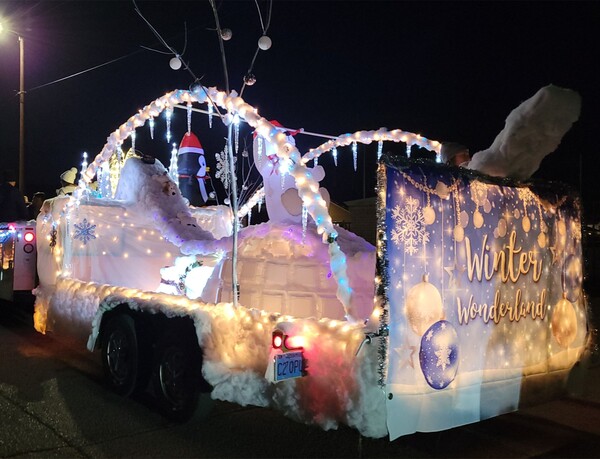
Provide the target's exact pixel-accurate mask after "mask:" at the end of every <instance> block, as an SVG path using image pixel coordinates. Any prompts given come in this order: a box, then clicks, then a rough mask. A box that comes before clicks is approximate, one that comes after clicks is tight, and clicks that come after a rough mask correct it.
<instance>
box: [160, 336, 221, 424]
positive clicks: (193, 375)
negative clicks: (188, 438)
mask: <svg viewBox="0 0 600 459" xmlns="http://www.w3.org/2000/svg"><path fill="white" fill-rule="evenodd" d="M154 356H155V359H154V365H153V374H152V386H153V389H154V394H155V396H156V401H157V404H158V409H159V410H160V412H161V413H162V414H163V415H164V416H165V417H167V418H169V419H171V420H173V421H176V422H185V421H187V420H189V419H190V418H191V417H192V416H193V415H194V412H195V411H196V408H197V406H198V398H199V396H200V390H201V388H202V381H203V378H202V373H201V368H202V354H201V352H200V349H199V348H198V345H197V344H196V343H194V342H191V340H189V339H188V340H186V339H183V338H182V337H180V336H178V335H177V334H175V333H169V332H167V333H166V334H165V335H164V336H163V337H162V338H161V339H160V340H159V342H158V344H157V347H156V352H155V354H154ZM209 395H210V394H209Z"/></svg>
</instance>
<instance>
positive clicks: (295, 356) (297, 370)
mask: <svg viewBox="0 0 600 459" xmlns="http://www.w3.org/2000/svg"><path fill="white" fill-rule="evenodd" d="M302 360H303V358H302V351H299V352H286V353H284V354H277V355H275V365H274V368H273V370H274V371H273V372H274V380H275V381H283V380H285V379H292V378H300V377H302V376H303V374H302Z"/></svg>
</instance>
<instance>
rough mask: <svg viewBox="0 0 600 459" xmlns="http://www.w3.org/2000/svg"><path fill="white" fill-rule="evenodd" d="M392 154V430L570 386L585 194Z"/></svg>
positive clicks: (582, 322)
mask: <svg viewBox="0 0 600 459" xmlns="http://www.w3.org/2000/svg"><path fill="white" fill-rule="evenodd" d="M383 167H384V173H381V174H380V183H379V186H380V192H383V191H384V192H385V223H384V225H385V228H383V229H382V230H384V232H380V233H383V234H385V239H384V241H380V242H383V246H384V247H385V249H384V253H385V256H386V257H387V263H385V273H384V276H383V278H384V279H386V282H387V285H386V288H385V289H384V290H385V294H384V299H383V304H384V305H386V307H387V308H388V310H389V343H388V347H387V352H388V354H387V359H388V360H387V392H388V397H387V421H388V430H389V433H390V439H391V440H393V439H394V438H397V437H399V436H401V435H406V434H410V433H413V432H417V431H421V432H430V431H438V430H444V429H449V428H452V427H455V426H459V425H463V424H467V423H472V422H476V421H479V420H481V419H485V418H489V417H492V416H496V415H499V414H502V413H506V412H509V411H513V410H516V409H517V408H518V407H519V403H520V402H521V403H522V402H523V401H524V400H527V401H528V402H529V401H531V400H534V399H536V397H537V398H543V396H547V395H550V394H552V396H555V395H557V393H560V392H561V391H562V390H564V384H565V382H566V377H567V376H568V372H569V370H570V369H571V368H572V366H573V365H574V364H575V363H576V362H577V360H578V359H579V357H580V356H581V353H582V352H583V350H584V348H585V344H586V339H587V333H588V329H587V311H586V307H585V302H584V295H583V291H582V281H583V273H582V251H581V219H580V214H581V212H580V201H579V199H578V198H576V197H573V196H574V193H573V192H572V191H571V190H567V189H566V188H565V187H564V185H560V186H558V185H557V184H545V185H543V184H536V185H531V184H529V185H528V186H526V185H524V184H519V183H513V182H510V181H508V180H502V179H493V178H491V177H487V176H483V175H480V174H478V173H475V172H473V171H469V170H466V169H461V168H451V167H447V166H443V165H437V164H434V163H431V162H417V163H415V162H412V163H409V162H406V161H402V160H399V159H395V160H390V159H386V162H385V164H384V165H383ZM381 181H384V182H385V183H381ZM382 186H383V187H384V188H381V187H382ZM380 211H381V210H380Z"/></svg>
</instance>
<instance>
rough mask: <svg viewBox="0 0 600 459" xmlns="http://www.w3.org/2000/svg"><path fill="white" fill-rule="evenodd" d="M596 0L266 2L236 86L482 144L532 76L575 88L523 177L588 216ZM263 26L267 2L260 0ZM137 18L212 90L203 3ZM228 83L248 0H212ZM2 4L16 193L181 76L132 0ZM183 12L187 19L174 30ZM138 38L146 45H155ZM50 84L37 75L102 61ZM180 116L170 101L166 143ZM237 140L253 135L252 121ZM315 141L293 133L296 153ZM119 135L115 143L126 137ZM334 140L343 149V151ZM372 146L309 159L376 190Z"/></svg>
mask: <svg viewBox="0 0 600 459" xmlns="http://www.w3.org/2000/svg"><path fill="white" fill-rule="evenodd" d="M594 3H595V2H427V1H424V2H404V1H390V2H384V1H317V2H309V1H283V0H275V1H274V2H273V5H272V17H271V21H270V25H269V29H268V32H267V34H268V35H269V36H270V37H271V39H272V41H273V46H272V48H271V49H270V50H268V51H261V52H260V53H259V54H258V56H257V58H256V62H255V66H254V70H253V73H254V74H255V76H256V79H257V82H256V84H255V85H253V86H251V87H246V89H245V90H244V94H243V96H244V99H246V101H247V102H248V103H250V104H252V105H254V106H255V107H257V108H258V110H259V113H260V114H261V115H262V116H265V117H266V118H268V119H276V120H278V121H279V122H281V123H282V124H283V125H285V126H288V127H292V128H304V129H306V130H307V131H312V132H319V133H323V134H329V135H338V134H343V133H347V132H354V131H356V130H363V129H365V130H366V129H378V128H380V127H386V128H388V129H396V128H398V129H403V130H406V131H412V132H417V133H420V134H421V135H423V136H425V137H427V138H429V139H432V140H439V141H449V140H451V141H459V142H461V143H464V144H466V145H468V146H469V147H470V149H471V151H472V152H475V151H478V150H483V149H485V148H487V147H488V146H489V145H490V144H491V143H492V141H493V140H494V138H495V136H496V134H498V132H500V130H502V128H503V126H504V121H505V119H506V116H507V115H508V114H509V112H510V111H511V110H512V109H513V108H515V107H517V106H518V105H519V103H521V102H522V101H523V100H525V99H527V98H529V97H531V96H532V95H533V94H534V93H535V92H536V91H537V90H538V89H539V88H541V87H542V86H545V85H547V84H550V83H552V84H555V85H558V86H562V87H567V88H571V89H574V90H576V91H578V92H579V93H580V94H581V96H582V114H581V117H580V120H579V121H578V122H577V123H576V124H575V125H574V126H573V128H572V129H571V130H570V131H569V132H568V133H567V135H566V136H565V137H564V139H563V142H562V144H561V145H560V147H559V149H558V150H557V151H556V152H554V153H553V154H551V155H550V156H549V157H547V158H546V159H545V160H544V162H543V163H542V167H541V169H540V170H539V171H538V172H537V173H536V175H535V177H536V178H544V179H550V180H559V181H563V182H566V183H568V184H571V185H573V187H574V188H575V189H577V190H578V191H581V193H582V195H583V200H584V205H585V206H586V209H588V219H598V216H597V215H591V214H590V212H589V209H593V208H594V205H593V202H594V201H598V200H600V192H599V191H598V187H597V186H596V183H597V180H598V179H597V178H596V175H595V173H596V174H597V172H595V173H593V171H597V170H598V165H597V161H598V160H597V159H596V157H597V155H598V146H597V141H596V139H595V135H596V134H597V133H598V125H599V124H600V110H599V109H598V107H599V103H600V101H599V99H600V94H599V91H598V89H597V87H596V84H597V82H599V81H600V69H599V67H600V62H599V58H598V56H599V55H600V53H599V45H598V43H599V42H600V40H599V38H600V37H599V35H600V14H599V13H598V12H597V10H598V9H597V8H596V7H595V6H594ZM258 4H259V6H260V7H261V12H262V17H263V22H264V23H265V25H266V22H267V16H268V9H269V2H268V1H265V0H259V1H258ZM137 5H138V6H139V8H140V9H141V11H142V13H143V14H144V16H145V17H146V18H147V19H148V21H149V22H150V23H151V24H152V25H153V26H154V28H155V29H157V30H158V31H159V32H160V34H161V35H162V36H163V37H164V38H165V39H166V40H167V42H168V43H169V44H170V45H171V46H172V47H173V48H175V49H177V50H178V51H180V52H181V51H182V50H183V48H184V45H185V46H186V49H185V53H184V54H183V58H184V59H185V60H186V61H187V62H188V63H189V65H190V67H191V69H192V70H193V72H194V73H195V74H196V76H197V77H201V78H202V79H201V81H202V83H203V84H204V85H205V86H217V87H218V88H219V89H225V78H224V72H223V65H222V60H221V56H220V53H219V42H218V40H217V35H216V33H215V31H214V27H215V25H214V24H215V23H214V18H213V14H212V10H211V7H210V4H209V2H208V1H150V2H149V1H138V2H137ZM217 6H218V7H219V18H220V22H221V27H228V28H230V29H231V30H232V31H233V38H232V39H231V40H230V41H227V42H225V52H226V59H227V65H228V74H229V85H230V89H235V90H237V91H238V92H239V90H240V88H241V84H242V77H243V76H244V74H245V73H246V71H247V69H248V68H249V66H250V63H251V60H252V57H253V56H254V52H255V51H256V48H257V40H258V38H259V37H260V36H261V35H262V29H261V21H260V18H259V14H258V10H257V8H256V3H255V2H254V1H243V2H236V1H225V2H217ZM0 15H1V16H3V17H5V18H8V19H9V20H10V22H11V28H12V29H13V30H15V31H18V32H19V33H21V34H22V36H23V37H25V88H26V91H27V95H26V102H25V109H26V131H25V132H26V146H25V148H26V192H27V194H28V195H29V196H31V194H32V193H33V192H35V191H38V190H42V191H46V192H47V193H48V194H51V193H53V191H54V189H55V188H57V187H58V186H59V183H58V177H59V175H60V173H61V172H62V171H64V170H65V169H68V168H69V167H71V166H77V167H79V165H80V163H81V155H82V152H83V151H87V152H88V153H89V154H90V155H91V156H92V157H94V156H95V155H96V154H97V153H98V152H99V151H100V150H101V149H102V146H103V145H104V143H105V142H106V138H107V136H108V135H109V134H110V133H111V132H112V131H114V130H115V129H116V128H118V127H119V125H120V124H122V123H123V122H125V121H126V120H127V118H129V117H130V116H131V115H133V114H134V113H136V112H137V110H138V109H140V108H142V107H143V106H145V105H147V104H148V103H150V102H151V101H152V100H154V99H156V98H157V97H159V96H161V95H163V94H164V93H166V92H168V91H170V90H173V89H188V88H189V86H190V84H191V83H192V82H193V78H192V76H191V75H190V74H189V73H187V72H185V71H184V70H179V71H173V70H171V69H170V67H169V64H168V63H169V59H170V57H171V56H169V55H167V54H163V53H164V52H166V51H167V50H166V48H165V47H163V46H162V45H161V44H160V43H158V41H157V39H156V37H155V36H154V35H153V33H152V32H151V30H150V28H149V27H148V25H147V24H146V23H145V22H144V21H143V20H142V19H141V18H140V17H139V16H138V14H137V13H136V12H135V9H134V4H133V2H131V1H101V2H97V1H70V2H65V1H27V0H19V1H0ZM185 26H187V44H186V38H185V37H186V34H185V33H184V32H185ZM143 47H149V48H153V49H156V50H158V51H160V53H159V52H154V51H150V50H147V49H145V48H143ZM113 60H115V62H112V63H110V64H107V65H104V66H101V67H99V68H97V69H96V70H92V71H89V72H86V73H83V74H81V75H79V76H75V77H72V78H69V79H66V80H64V81H61V82H57V83H53V84H48V83H50V82H52V81H55V80H58V79H60V78H64V77H67V76H70V75H73V74H75V73H78V72H81V71H84V70H87V69H89V68H92V67H95V66H99V65H101V64H105V63H107V62H109V61H113ZM0 68H1V70H0V167H1V168H5V167H10V168H13V169H15V170H17V169H18V162H17V161H18V145H19V144H18V140H19V103H18V96H17V95H16V92H17V89H18V87H19V45H18V42H17V39H16V37H15V36H14V35H10V34H9V35H6V34H4V36H3V37H2V38H1V39H0ZM185 129H186V114H185V111H181V110H179V111H176V112H175V119H174V122H173V136H174V141H176V142H179V141H180V140H181V137H182V136H183V134H184V132H185ZM192 130H193V131H194V132H195V133H196V134H197V135H198V137H199V138H200V140H201V142H202V144H203V146H204V149H205V151H206V155H207V162H208V164H209V166H211V169H212V171H213V175H214V166H215V164H214V154H215V153H217V152H219V151H220V150H221V149H222V148H223V145H224V140H223V138H224V137H225V136H226V129H225V128H224V127H223V126H222V125H220V123H218V122H216V120H215V123H214V124H213V128H212V129H209V128H208V122H207V119H206V117H205V116H204V115H199V114H195V115H194V117H193V120H192ZM164 134H165V126H164V122H163V121H162V120H161V121H158V120H157V127H156V135H155V140H153V141H152V140H150V134H149V129H148V127H147V126H144V127H143V128H140V129H138V136H137V138H138V140H137V143H136V146H137V147H138V149H140V150H142V151H143V152H144V153H148V154H151V155H153V156H156V157H157V158H159V159H160V160H161V161H162V162H163V164H165V165H166V166H168V162H169V157H170V150H171V147H170V145H169V144H168V143H167V142H166V141H165V140H164ZM241 136H242V142H243V141H247V142H248V144H251V142H252V135H251V131H250V129H249V128H247V127H246V128H245V129H242V133H241ZM322 141H323V139H318V138H312V137H307V136H297V144H298V146H299V149H300V151H301V152H305V151H306V150H307V149H308V148H309V147H315V146H317V145H319V144H320V143H322ZM126 146H127V144H126ZM346 150H347V151H346ZM375 157H376V146H375V145H372V146H370V147H360V148H359V161H358V162H359V167H358V171H357V172H356V173H354V171H353V170H352V162H353V161H352V154H351V152H350V149H349V148H346V149H342V150H340V160H339V167H338V168H337V169H336V168H335V167H334V166H333V160H332V158H331V157H324V158H322V159H321V161H320V162H319V163H320V164H322V165H323V166H324V167H325V169H326V172H327V177H326V179H325V182H324V185H325V186H326V187H327V188H329V190H330V192H331V194H332V199H333V200H334V201H337V202H344V201H347V200H350V199H358V198H362V197H363V196H372V195H374V191H373V190H374V186H375V180H374V176H375V173H374V171H375Z"/></svg>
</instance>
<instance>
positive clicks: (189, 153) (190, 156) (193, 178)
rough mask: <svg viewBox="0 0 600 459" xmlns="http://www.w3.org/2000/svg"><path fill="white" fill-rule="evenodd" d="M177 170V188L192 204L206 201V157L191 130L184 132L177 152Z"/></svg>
mask: <svg viewBox="0 0 600 459" xmlns="http://www.w3.org/2000/svg"><path fill="white" fill-rule="evenodd" d="M177 172H178V174H179V189H180V190H181V194H182V195H183V196H185V197H186V198H187V199H188V200H189V201H190V204H191V205H192V206H196V207H200V206H203V205H204V204H206V202H207V201H208V193H207V192H206V185H205V180H207V179H208V175H207V173H206V158H205V157H204V149H203V148H202V145H201V144H200V141H199V140H198V137H196V135H195V134H193V133H192V132H186V134H185V135H184V136H183V139H182V140H181V144H180V145H179V151H178V152H177Z"/></svg>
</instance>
